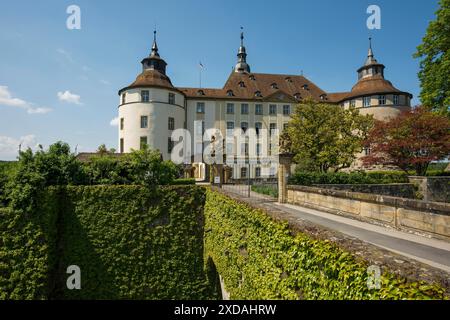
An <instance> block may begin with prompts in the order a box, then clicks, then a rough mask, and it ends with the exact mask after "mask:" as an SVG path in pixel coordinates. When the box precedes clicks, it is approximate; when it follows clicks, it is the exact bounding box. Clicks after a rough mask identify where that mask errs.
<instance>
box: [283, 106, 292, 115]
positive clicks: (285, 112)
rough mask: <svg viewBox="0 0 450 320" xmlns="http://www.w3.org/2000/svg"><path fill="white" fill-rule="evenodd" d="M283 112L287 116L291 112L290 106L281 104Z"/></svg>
mask: <svg viewBox="0 0 450 320" xmlns="http://www.w3.org/2000/svg"><path fill="white" fill-rule="evenodd" d="M283 114H284V115H285V116H288V115H290V114H291V106H290V105H288V104H286V105H284V106H283Z"/></svg>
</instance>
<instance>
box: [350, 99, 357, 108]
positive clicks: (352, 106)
mask: <svg viewBox="0 0 450 320" xmlns="http://www.w3.org/2000/svg"><path fill="white" fill-rule="evenodd" d="M354 107H356V101H355V100H350V108H354Z"/></svg>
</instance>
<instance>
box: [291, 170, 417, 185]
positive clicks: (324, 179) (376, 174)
mask: <svg viewBox="0 0 450 320" xmlns="http://www.w3.org/2000/svg"><path fill="white" fill-rule="evenodd" d="M407 182H408V176H407V175H406V174H405V173H403V172H399V171H392V172H390V171H371V172H352V173H344V172H332V173H331V172H328V173H320V172H296V173H294V174H293V175H292V176H291V178H290V180H289V183H290V184H296V185H305V186H309V185H313V184H384V183H407Z"/></svg>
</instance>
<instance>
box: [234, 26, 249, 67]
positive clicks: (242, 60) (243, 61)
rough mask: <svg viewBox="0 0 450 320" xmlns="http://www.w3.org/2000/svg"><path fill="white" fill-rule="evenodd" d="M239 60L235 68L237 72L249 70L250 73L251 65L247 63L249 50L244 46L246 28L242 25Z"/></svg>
mask: <svg viewBox="0 0 450 320" xmlns="http://www.w3.org/2000/svg"><path fill="white" fill-rule="evenodd" d="M237 57H238V62H237V64H236V67H235V68H234V71H235V72H241V73H242V72H248V73H250V66H249V65H248V64H247V52H246V50H245V46H244V28H243V27H241V46H240V47H239V51H238V54H237Z"/></svg>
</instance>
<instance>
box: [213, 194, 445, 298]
mask: <svg viewBox="0 0 450 320" xmlns="http://www.w3.org/2000/svg"><path fill="white" fill-rule="evenodd" d="M205 218H206V223H205V228H206V229H207V230H209V232H207V233H206V234H205V249H206V253H207V254H208V255H209V256H210V257H211V258H212V260H213V261H214V263H215V265H216V267H217V270H218V272H219V274H220V275H221V276H222V278H223V280H224V282H225V287H226V289H227V291H228V292H229V293H230V295H231V299H237V300H241V299H242V300H246V299H251V300H260V299H273V300H276V299H339V300H341V299H428V298H435V299H442V298H444V297H445V293H444V290H443V289H442V288H440V287H438V286H434V285H427V284H426V283H422V282H407V281H406V279H403V278H398V277H397V276H396V275H394V274H391V273H389V272H386V271H384V270H383V274H382V275H381V284H382V286H381V289H379V290H377V289H368V286H367V276H368V275H367V267H368V265H367V263H366V262H364V261H361V260H360V259H358V260H357V259H356V258H355V257H353V256H352V255H351V254H350V253H349V252H347V251H344V250H343V249H341V248H339V247H338V246H337V245H336V244H333V243H331V242H329V241H324V240H317V239H313V238H311V237H310V236H309V235H307V234H304V233H297V234H296V235H295V236H293V235H292V230H290V229H289V227H288V225H287V223H283V222H280V221H275V220H273V219H272V218H270V217H269V216H268V215H267V213H266V212H264V211H262V210H260V209H254V208H252V207H250V206H248V205H247V204H245V203H242V202H236V201H234V200H233V199H231V198H229V197H228V196H226V195H223V194H221V193H218V192H216V191H213V190H207V195H206V205H205Z"/></svg>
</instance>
